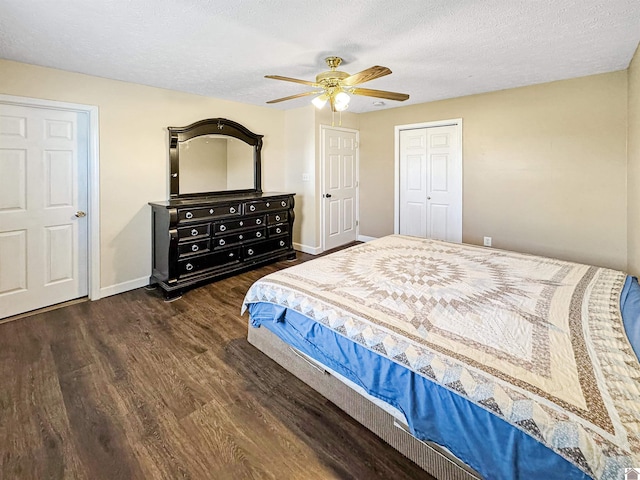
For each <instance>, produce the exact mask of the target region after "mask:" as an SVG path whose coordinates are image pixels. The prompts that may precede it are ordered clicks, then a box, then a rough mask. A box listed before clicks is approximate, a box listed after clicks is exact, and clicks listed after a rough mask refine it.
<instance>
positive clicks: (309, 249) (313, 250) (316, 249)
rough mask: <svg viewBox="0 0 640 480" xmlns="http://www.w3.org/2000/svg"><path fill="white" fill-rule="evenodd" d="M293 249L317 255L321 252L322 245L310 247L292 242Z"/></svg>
mask: <svg viewBox="0 0 640 480" xmlns="http://www.w3.org/2000/svg"><path fill="white" fill-rule="evenodd" d="M293 248H294V250H298V251H299V252H302V253H310V254H311V255H318V254H319V253H322V247H310V246H308V245H302V244H300V243H295V242H294V243H293Z"/></svg>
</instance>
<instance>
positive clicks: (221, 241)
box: [218, 238, 227, 246]
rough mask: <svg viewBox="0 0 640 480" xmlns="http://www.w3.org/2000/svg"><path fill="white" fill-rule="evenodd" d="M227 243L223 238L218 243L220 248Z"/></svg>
mask: <svg viewBox="0 0 640 480" xmlns="http://www.w3.org/2000/svg"><path fill="white" fill-rule="evenodd" d="M225 243H227V242H225V241H224V238H221V239H220V241H219V242H218V244H219V245H220V246H222V245H224V244H225Z"/></svg>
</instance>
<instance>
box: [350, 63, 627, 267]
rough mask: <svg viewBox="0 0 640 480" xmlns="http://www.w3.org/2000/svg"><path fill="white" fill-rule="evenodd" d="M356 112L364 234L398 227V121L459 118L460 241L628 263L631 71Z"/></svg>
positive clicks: (616, 264)
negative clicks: (485, 239) (395, 218)
mask: <svg viewBox="0 0 640 480" xmlns="http://www.w3.org/2000/svg"><path fill="white" fill-rule="evenodd" d="M359 117H360V119H359V120H360V132H361V133H360V135H361V137H360V139H361V142H360V143H361V149H360V186H361V187H360V227H361V228H360V233H361V234H362V235H367V236H372V237H380V236H383V235H387V234H390V233H392V232H393V208H394V207H393V203H394V126H395V125H403V124H410V123H418V122H427V121H435V120H444V119H452V118H462V119H463V162H464V163H463V169H464V173H463V175H464V180H463V191H464V194H463V195H464V206H463V241H465V242H468V243H475V244H481V243H482V237H483V236H491V237H493V245H494V247H497V248H505V249H509V250H516V251H520V252H529V253H535V254H542V255H548V256H552V257H558V258H562V259H568V260H573V261H579V262H588V263H593V264H596V265H603V266H608V267H612V268H619V269H625V268H626V266H627V253H626V252H627V242H626V238H627V230H626V224H627V219H626V215H627V214H626V200H627V199H626V161H627V160H626V137H627V124H626V122H627V73H626V71H620V72H614V73H608V74H603V75H595V76H590V77H584V78H577V79H571V80H565V81H559V82H553V83H548V84H543V85H536V86H531V87H524V88H517V89H511V90H504V91H500V92H494V93H488V94H482V95H473V96H468V97H462V98H456V99H451V100H444V101H440V102H433V103H427V104H421V105H413V106H408V107H401V108H395V109H391V110H384V111H380V112H371V113H366V114H362V115H360V116H359Z"/></svg>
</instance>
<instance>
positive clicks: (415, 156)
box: [399, 125, 462, 242]
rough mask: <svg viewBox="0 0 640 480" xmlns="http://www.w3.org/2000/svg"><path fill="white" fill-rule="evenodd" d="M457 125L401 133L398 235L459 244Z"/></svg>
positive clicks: (459, 208) (459, 174) (459, 159)
mask: <svg viewBox="0 0 640 480" xmlns="http://www.w3.org/2000/svg"><path fill="white" fill-rule="evenodd" d="M457 136H458V128H457V126H454V125H450V126H443V127H429V128H419V129H414V130H401V131H400V172H399V175H400V192H399V193H400V198H399V202H400V211H399V215H400V221H399V225H400V233H401V234H404V235H413V236H418V237H426V238H433V239H437V240H446V241H450V242H461V241H462V156H461V152H460V142H459V139H458V138H457Z"/></svg>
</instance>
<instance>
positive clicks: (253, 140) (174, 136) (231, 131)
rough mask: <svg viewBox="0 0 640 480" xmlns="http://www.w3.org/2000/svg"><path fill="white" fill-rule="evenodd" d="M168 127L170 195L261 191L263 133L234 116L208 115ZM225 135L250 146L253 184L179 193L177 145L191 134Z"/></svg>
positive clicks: (201, 195)
mask: <svg viewBox="0 0 640 480" xmlns="http://www.w3.org/2000/svg"><path fill="white" fill-rule="evenodd" d="M168 128H169V169H170V173H169V194H170V198H187V197H203V196H213V195H234V194H241V193H262V157H261V151H262V137H263V136H264V135H258V134H257V133H253V132H252V131H251V130H249V129H248V128H246V127H244V126H243V125H240V124H239V123H237V122H234V121H233V120H228V119H226V118H208V119H206V120H200V121H198V122H195V123H192V124H191V125H187V126H186V127H168ZM211 134H215V135H226V136H229V137H234V138H237V139H239V140H242V141H243V142H245V143H247V144H249V145H251V146H252V147H253V185H254V188H248V189H244V190H223V191H212V192H198V193H180V155H179V153H178V146H179V144H180V142H185V141H187V140H190V139H192V138H194V137H199V136H202V135H211Z"/></svg>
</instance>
